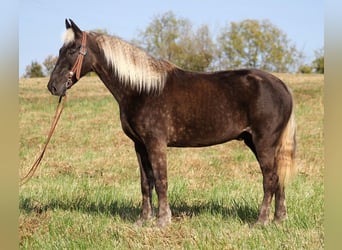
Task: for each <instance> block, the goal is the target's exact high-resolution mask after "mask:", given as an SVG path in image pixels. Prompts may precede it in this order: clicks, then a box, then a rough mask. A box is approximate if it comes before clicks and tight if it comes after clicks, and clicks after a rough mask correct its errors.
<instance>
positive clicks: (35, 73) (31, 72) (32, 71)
mask: <svg viewBox="0 0 342 250" xmlns="http://www.w3.org/2000/svg"><path fill="white" fill-rule="evenodd" d="M24 76H25V77H28V78H33V77H44V73H43V67H42V65H41V64H39V63H38V62H37V61H32V62H31V64H30V65H28V66H27V67H26V73H25V75H24Z"/></svg>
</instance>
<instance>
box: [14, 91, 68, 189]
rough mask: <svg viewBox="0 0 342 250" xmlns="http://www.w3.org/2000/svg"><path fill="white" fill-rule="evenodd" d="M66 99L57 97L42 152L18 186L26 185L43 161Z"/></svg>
mask: <svg viewBox="0 0 342 250" xmlns="http://www.w3.org/2000/svg"><path fill="white" fill-rule="evenodd" d="M62 99H63V101H62ZM66 99H67V97H66V95H65V96H64V98H63V96H60V97H59V101H58V105H57V108H56V111H55V116H54V118H53V121H52V124H51V128H50V131H49V133H48V137H47V139H46V141H45V144H44V147H43V150H42V152H41V153H40V155H39V157H38V158H37V159H36V161H35V162H34V163H33V165H32V167H31V168H30V170H29V171H28V173H27V174H26V175H25V176H24V177H22V178H21V179H20V186H22V185H24V184H25V183H27V182H28V181H29V180H30V179H31V178H32V176H33V175H34V173H35V172H36V170H37V168H38V166H39V164H40V162H41V160H42V159H43V156H44V154H45V151H46V148H47V146H48V144H49V142H50V139H51V137H52V134H53V132H54V131H55V128H56V126H57V123H58V120H59V118H60V117H61V114H62V111H63V109H64V104H65V102H66Z"/></svg>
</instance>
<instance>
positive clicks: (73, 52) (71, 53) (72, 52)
mask: <svg viewBox="0 0 342 250" xmlns="http://www.w3.org/2000/svg"><path fill="white" fill-rule="evenodd" d="M75 52H76V49H69V50H68V54H69V55H73V54H75Z"/></svg>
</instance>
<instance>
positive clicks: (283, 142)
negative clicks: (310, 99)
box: [276, 107, 297, 188]
mask: <svg viewBox="0 0 342 250" xmlns="http://www.w3.org/2000/svg"><path fill="white" fill-rule="evenodd" d="M295 153H296V121H295V115H294V107H292V112H291V115H290V118H289V120H288V122H287V125H286V127H285V129H284V131H283V133H282V135H281V138H280V142H279V146H278V150H277V154H276V161H277V165H278V169H277V173H278V177H279V185H280V187H281V188H283V187H284V186H285V184H287V183H288V181H289V180H290V178H291V177H293V176H294V175H295V174H296V172H297V169H296V166H295Z"/></svg>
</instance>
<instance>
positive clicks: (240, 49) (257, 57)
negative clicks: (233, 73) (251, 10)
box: [218, 19, 301, 72]
mask: <svg viewBox="0 0 342 250" xmlns="http://www.w3.org/2000/svg"><path fill="white" fill-rule="evenodd" d="M218 47H219V51H220V52H221V53H220V55H219V60H220V62H221V64H222V66H223V67H224V68H241V67H243V68H259V69H263V70H268V71H275V72H287V71H290V70H294V67H295V66H296V63H297V59H299V58H300V57H301V53H300V52H299V51H297V49H296V47H295V46H294V45H292V44H290V40H289V39H288V38H287V36H286V34H285V33H283V32H282V31H281V30H280V29H278V28H277V27H275V26H274V25H273V24H272V23H271V22H270V21H268V20H263V21H258V20H250V19H246V20H244V21H242V22H232V23H231V24H230V26H227V27H225V28H224V29H223V31H222V33H221V35H220V36H219V38H218ZM222 66H221V67H222Z"/></svg>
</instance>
